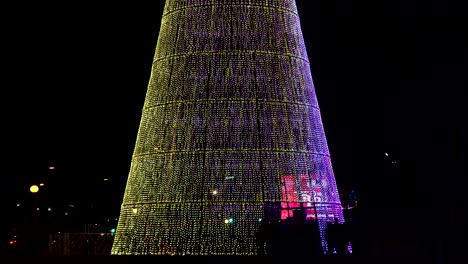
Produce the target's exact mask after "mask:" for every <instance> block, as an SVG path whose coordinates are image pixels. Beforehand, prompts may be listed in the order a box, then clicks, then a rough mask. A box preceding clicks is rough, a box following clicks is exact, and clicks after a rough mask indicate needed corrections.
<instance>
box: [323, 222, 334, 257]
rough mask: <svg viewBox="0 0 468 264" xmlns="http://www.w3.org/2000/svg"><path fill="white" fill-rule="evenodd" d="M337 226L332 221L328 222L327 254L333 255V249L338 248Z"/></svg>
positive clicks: (326, 234)
mask: <svg viewBox="0 0 468 264" xmlns="http://www.w3.org/2000/svg"><path fill="white" fill-rule="evenodd" d="M336 226H337V225H335V224H333V223H332V222H328V223H327V228H326V229H325V241H326V242H327V247H328V250H327V255H333V251H335V250H336V241H337V234H336Z"/></svg>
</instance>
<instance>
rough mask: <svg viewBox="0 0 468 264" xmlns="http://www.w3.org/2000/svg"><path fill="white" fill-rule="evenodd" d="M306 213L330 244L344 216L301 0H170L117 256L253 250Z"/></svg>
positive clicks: (116, 246)
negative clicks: (328, 234) (329, 227)
mask: <svg viewBox="0 0 468 264" xmlns="http://www.w3.org/2000/svg"><path fill="white" fill-rule="evenodd" d="M298 216H299V219H301V220H303V221H305V222H310V221H312V222H316V223H318V226H319V227H320V228H319V230H320V232H318V233H320V237H321V238H322V246H323V250H326V247H327V245H326V243H325V241H324V240H323V237H324V228H325V226H326V223H327V222H328V221H330V220H333V219H334V218H338V220H339V221H340V222H342V221H343V215H342V208H341V203H340V199H339V194H338V191H337V187H336V184H335V179H334V175H333V170H332V165H331V161H330V154H329V151H328V147H327V142H326V139H325V134H324V129H323V125H322V121H321V117H320V109H319V106H318V104H317V99H316V94H315V91H314V85H313V82H312V76H311V71H310V67H309V61H308V57H307V53H306V48H305V45H304V39H303V35H302V32H301V27H300V21H299V16H298V11H297V7H296V4H295V1H294V0H166V3H165V8H164V13H163V14H162V22H161V28H160V33H159V38H158V42H157V47H156V52H155V56H154V61H153V66H152V72H151V77H150V81H149V85H148V90H147V94H146V99H145V102H144V107H143V110H142V117H141V123H140V127H139V131H138V136H137V140H136V144H135V149H134V153H133V157H132V162H131V168H130V172H129V176H128V181H127V185H126V189H125V194H124V197H123V203H122V206H121V212H120V218H119V222H118V227H117V232H116V235H115V239H114V244H113V247H112V253H111V254H114V255H120V254H132V255H133V254H175V255H183V254H193V255H207V254H214V255H216V254H219V255H256V254H258V250H257V248H256V247H257V244H258V234H257V231H258V229H259V227H260V225H262V223H265V222H270V223H271V222H274V223H281V222H284V223H287V222H288V221H289V220H292V219H298ZM320 237H319V241H320Z"/></svg>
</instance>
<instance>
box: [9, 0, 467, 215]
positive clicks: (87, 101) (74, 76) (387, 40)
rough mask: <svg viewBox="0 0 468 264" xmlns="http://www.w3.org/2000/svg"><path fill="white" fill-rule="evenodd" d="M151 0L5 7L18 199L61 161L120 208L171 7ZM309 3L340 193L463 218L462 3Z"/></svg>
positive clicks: (77, 189) (94, 196)
mask: <svg viewBox="0 0 468 264" xmlns="http://www.w3.org/2000/svg"><path fill="white" fill-rule="evenodd" d="M147 2H152V3H138V4H137V3H133V2H132V3H130V2H122V3H120V2H114V3H112V5H104V4H84V3H81V2H80V3H76V4H72V3H61V4H58V5H57V4H53V5H52V4H49V3H40V4H39V3H32V4H29V5H28V6H23V5H22V4H21V5H20V4H17V5H16V6H11V8H10V9H9V11H7V10H6V12H10V13H11V14H13V15H12V16H11V19H10V20H9V21H8V22H9V25H11V27H7V28H6V29H5V31H4V33H3V34H4V35H7V36H8V37H7V38H4V40H3V41H4V42H6V45H7V49H4V53H5V55H4V57H5V58H6V59H4V62H7V65H8V67H7V70H6V71H5V70H4V71H3V72H4V73H6V76H4V77H5V78H4V86H3V87H4V91H5V90H8V91H9V95H8V97H3V101H4V102H5V101H7V102H6V103H7V104H8V105H9V106H8V107H7V109H6V110H5V111H4V112H3V116H4V118H3V120H4V124H5V122H6V124H7V125H5V126H3V131H4V132H6V136H4V137H3V141H4V146H7V148H6V149H5V148H4V159H3V162H4V166H3V167H4V168H5V167H6V170H4V172H3V173H4V175H2V176H3V177H2V179H3V180H4V184H3V186H4V188H5V187H6V188H5V189H6V190H5V192H4V194H6V195H7V196H8V197H9V199H7V200H6V201H7V202H8V203H9V206H11V204H14V203H15V200H16V199H22V197H23V196H24V195H25V194H27V189H28V186H29V184H30V183H33V182H34V181H35V179H36V178H38V177H46V176H47V175H49V172H48V171H47V167H48V166H50V165H53V166H56V168H57V169H56V172H55V174H54V175H49V176H47V177H53V178H54V179H53V180H54V181H55V183H56V185H55V187H54V188H58V189H61V190H63V191H62V192H61V194H60V195H61V196H60V197H62V198H63V199H69V200H70V201H73V202H74V203H77V204H79V203H83V204H85V203H89V202H94V203H96V204H101V206H102V204H107V206H106V210H107V211H106V210H104V212H105V213H109V214H111V215H114V216H117V214H118V208H119V206H120V203H121V200H122V198H123V191H124V188H125V183H126V179H127V175H128V170H129V168H130V160H131V155H132V152H133V147H134V143H135V139H136V135H137V130H138V125H139V119H140V114H141V108H142V105H143V102H144V96H145V93H146V86H147V83H148V80H149V74H150V70H151V62H152V57H153V55H154V49H155V46H156V41H157V37H158V31H159V23H160V20H161V14H162V7H163V4H164V3H163V2H164V1H147ZM297 4H298V7H299V13H300V16H301V23H302V30H303V34H304V38H305V42H306V45H307V48H308V55H309V60H310V62H311V67H312V75H313V78H314V82H315V86H316V91H317V96H318V101H319V104H320V107H321V110H322V118H323V122H324V126H325V132H326V135H327V140H328V144H329V148H330V151H331V155H332V160H333V166H334V169H335V174H336V179H337V182H338V185H339V188H340V190H343V191H345V190H346V189H348V188H349V186H350V185H351V184H357V185H358V190H359V191H360V193H361V200H362V201H363V204H364V205H367V208H368V211H369V212H372V211H376V212H378V213H379V214H381V215H382V216H383V217H396V218H398V217H401V216H402V215H405V216H407V213H411V211H412V210H413V209H414V208H416V207H418V208H421V209H416V212H417V213H414V216H416V217H417V216H418V214H419V213H423V214H427V215H430V214H433V212H432V213H428V212H427V211H425V209H430V208H433V206H436V207H438V208H441V210H443V213H449V214H451V215H452V216H453V219H458V220H454V221H461V220H459V219H461V218H460V217H461V216H460V214H461V213H460V212H466V209H465V208H464V207H463V206H465V205H462V203H461V202H459V201H460V199H461V198H465V200H466V195H462V194H461V192H462V191H465V192H466V190H464V189H463V190H462V187H460V186H461V184H460V183H461V180H460V176H459V175H461V173H462V171H464V170H465V168H462V164H463V163H462V162H461V160H462V159H461V154H462V151H461V150H462V147H461V146H462V143H466V139H464V138H462V135H464V134H463V131H462V126H461V122H460V121H461V120H463V119H462V108H464V106H463V104H464V103H466V101H465V99H464V98H462V97H461V92H460V90H459V89H461V88H466V86H463V85H462V76H463V75H466V71H465V70H466V66H465V64H466V50H465V47H466V46H467V43H466V32H465V29H464V28H462V24H463V23H462V17H463V16H462V14H461V12H457V10H456V9H448V8H445V6H437V5H435V4H433V5H431V4H430V3H426V4H423V5H420V6H416V5H414V6H409V5H408V4H398V2H393V4H392V5H386V4H368V3H363V2H362V3H359V4H358V3H354V2H352V1H322V0H321V1H311V0H298V1H297ZM463 81H464V80H463ZM463 83H464V82H463ZM7 87H8V88H7ZM8 101H9V102H8ZM462 141H464V142H462ZM385 152H388V153H389V154H390V158H391V159H392V160H393V161H397V162H398V163H397V165H396V166H397V169H396V170H395V171H396V172H392V173H390V172H389V168H388V163H389V162H390V161H388V160H386V159H387V158H386V157H385V155H384V153H385ZM5 156H6V157H5ZM465 175H466V174H465ZM104 178H109V179H110V180H109V182H107V183H105V184H104V183H103V179H104ZM421 204H422V206H420V205H421ZM384 206H388V207H385V208H399V209H398V210H400V209H401V212H402V213H401V214H395V213H390V212H389V210H387V209H385V210H384V209H378V208H383V207H384ZM9 208H11V207H9ZM460 208H462V209H460ZM391 210H392V209H390V211H391ZM393 212H395V211H393ZM399 212H400V211H399ZM405 221H406V220H405ZM408 221H409V220H408ZM411 221H412V220H411ZM416 221H418V220H416ZM444 221H445V220H444ZM447 221H448V220H447Z"/></svg>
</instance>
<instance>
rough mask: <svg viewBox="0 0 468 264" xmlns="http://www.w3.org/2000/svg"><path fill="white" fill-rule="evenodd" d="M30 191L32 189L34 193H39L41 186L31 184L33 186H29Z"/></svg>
mask: <svg viewBox="0 0 468 264" xmlns="http://www.w3.org/2000/svg"><path fill="white" fill-rule="evenodd" d="M29 191H31V192H32V193H37V192H38V191H39V186H37V185H31V187H30V188H29Z"/></svg>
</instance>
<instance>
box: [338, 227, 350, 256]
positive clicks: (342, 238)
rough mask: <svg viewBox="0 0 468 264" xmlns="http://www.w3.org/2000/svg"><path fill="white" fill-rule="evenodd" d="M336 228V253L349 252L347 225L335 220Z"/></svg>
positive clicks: (343, 253) (345, 253) (344, 253)
mask: <svg viewBox="0 0 468 264" xmlns="http://www.w3.org/2000/svg"><path fill="white" fill-rule="evenodd" d="M334 225H335V229H336V253H337V254H338V255H347V254H349V251H348V245H349V240H350V238H349V235H350V234H349V225H348V224H345V223H343V224H340V223H336V222H335V224H334Z"/></svg>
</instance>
